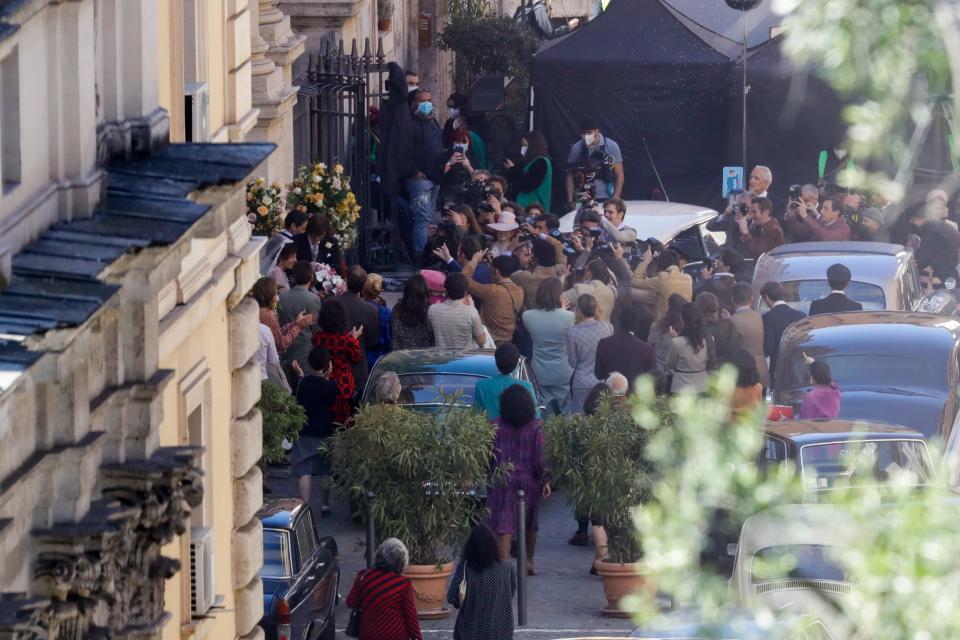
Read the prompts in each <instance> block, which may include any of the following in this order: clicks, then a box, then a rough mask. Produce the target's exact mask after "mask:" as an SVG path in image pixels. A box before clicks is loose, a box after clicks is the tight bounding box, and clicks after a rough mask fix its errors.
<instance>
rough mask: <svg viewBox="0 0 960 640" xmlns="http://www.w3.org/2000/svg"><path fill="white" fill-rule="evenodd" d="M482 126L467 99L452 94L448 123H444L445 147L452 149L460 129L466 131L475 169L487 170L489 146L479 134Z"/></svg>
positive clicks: (449, 98) (448, 106) (449, 102)
mask: <svg viewBox="0 0 960 640" xmlns="http://www.w3.org/2000/svg"><path fill="white" fill-rule="evenodd" d="M479 126H480V120H479V118H476V117H474V114H472V113H470V111H469V107H468V105H467V97H466V96H465V95H463V94H462V93H451V94H450V97H448V98H447V121H446V122H444V123H443V146H444V147H446V148H447V149H449V148H451V147H452V146H453V143H454V140H453V138H454V135H455V134H456V132H457V131H458V130H459V129H465V130H466V131H467V136H468V138H469V140H468V142H469V143H470V151H471V152H472V154H473V155H472V158H471V159H472V161H473V168H474V169H477V170H481V171H482V170H485V169H486V168H487V145H486V143H485V142H484V141H483V137H482V136H481V135H480V134H479V133H477V131H479V129H478V127H479Z"/></svg>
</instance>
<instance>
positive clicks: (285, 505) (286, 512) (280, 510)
mask: <svg viewBox="0 0 960 640" xmlns="http://www.w3.org/2000/svg"><path fill="white" fill-rule="evenodd" d="M306 507H307V503H305V502H304V501H303V500H301V499H300V498H279V499H277V500H270V501H269V502H265V503H264V504H263V506H262V507H260V510H259V511H257V518H259V519H260V522H261V523H262V524H263V526H264V527H266V528H273V529H290V528H291V527H293V523H294V521H295V520H296V519H297V517H299V515H300V513H301V512H302V511H303V510H304V509H305V508H306Z"/></svg>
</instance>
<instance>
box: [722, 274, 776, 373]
mask: <svg viewBox="0 0 960 640" xmlns="http://www.w3.org/2000/svg"><path fill="white" fill-rule="evenodd" d="M733 304H734V306H735V307H736V310H735V311H734V312H733V315H732V316H730V321H731V322H732V323H733V325H734V326H735V327H736V328H737V330H738V331H739V332H740V345H739V348H740V349H745V350H746V351H747V353H749V354H750V355H752V356H753V359H754V360H756V362H757V371H759V372H760V384H762V385H763V387H764V388H767V387H769V386H770V371H769V370H768V369H767V359H766V357H765V356H764V354H763V316H761V315H760V313H759V312H757V311H754V310H753V309H751V308H750V306H751V305H752V304H753V291H752V289H751V287H750V285H749V284H747V283H745V282H740V283H738V284H737V285H736V286H735V287H734V288H733Z"/></svg>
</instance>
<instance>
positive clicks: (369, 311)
mask: <svg viewBox="0 0 960 640" xmlns="http://www.w3.org/2000/svg"><path fill="white" fill-rule="evenodd" d="M366 281H367V272H366V271H365V270H364V268H363V267H361V266H360V265H354V266H352V267H350V268H349V269H348V270H347V292H346V293H341V294H340V295H338V296H334V297H333V298H331V300H339V301H340V302H341V303H342V304H343V306H344V308H345V309H346V310H347V324H348V325H349V326H350V328H351V329H352V328H353V327H361V326H362V327H363V335H361V336H360V362H357V363H356V364H354V365H353V379H354V380H355V381H356V383H357V394H358V395H359V394H361V393H363V387H364V386H365V385H366V384H367V376H368V375H369V373H370V372H369V371H368V370H367V349H372V348H374V347H376V346H377V342H378V341H379V340H380V312H379V311H378V310H377V307H376V306H375V305H374V304H373V303H371V302H370V301H369V300H364V299H363V298H362V297H360V293H361V292H362V291H363V284H364V283H365V282H366Z"/></svg>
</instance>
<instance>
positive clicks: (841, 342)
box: [773, 311, 960, 441]
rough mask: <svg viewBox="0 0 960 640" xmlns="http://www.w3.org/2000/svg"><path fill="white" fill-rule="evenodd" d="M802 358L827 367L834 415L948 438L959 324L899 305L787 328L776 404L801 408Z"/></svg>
mask: <svg viewBox="0 0 960 640" xmlns="http://www.w3.org/2000/svg"><path fill="white" fill-rule="evenodd" d="M805 356H809V357H811V358H816V359H823V360H825V361H826V362H827V364H829V365H830V370H831V372H832V374H833V379H834V380H835V381H836V382H837V383H839V385H840V390H841V402H840V415H839V417H840V418H845V419H849V420H858V419H859V420H868V421H872V422H885V423H893V424H899V425H904V426H907V427H910V428H912V429H916V430H917V431H919V432H920V433H922V434H923V435H924V436H925V437H926V438H928V439H929V438H933V437H939V438H942V439H943V440H944V441H946V439H947V438H949V436H950V433H951V431H953V429H954V426H955V423H956V420H957V410H958V402H957V385H958V382H960V380H958V356H960V322H958V321H957V320H955V319H953V318H949V317H945V316H940V315H934V314H927V313H909V312H898V311H877V312H867V311H862V312H856V313H831V314H824V315H819V316H814V317H811V318H805V319H803V320H800V321H798V322H796V323H794V324H792V325H790V327H788V328H787V330H786V332H784V334H783V340H782V342H781V343H780V357H779V358H778V360H777V371H776V376H775V382H774V389H773V400H774V403H775V404H782V405H788V406H792V407H793V408H794V410H795V411H798V410H799V407H800V405H801V403H802V402H803V397H804V395H805V394H806V393H807V391H809V390H810V388H811V382H810V374H809V366H808V365H807V363H806V361H805Z"/></svg>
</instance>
